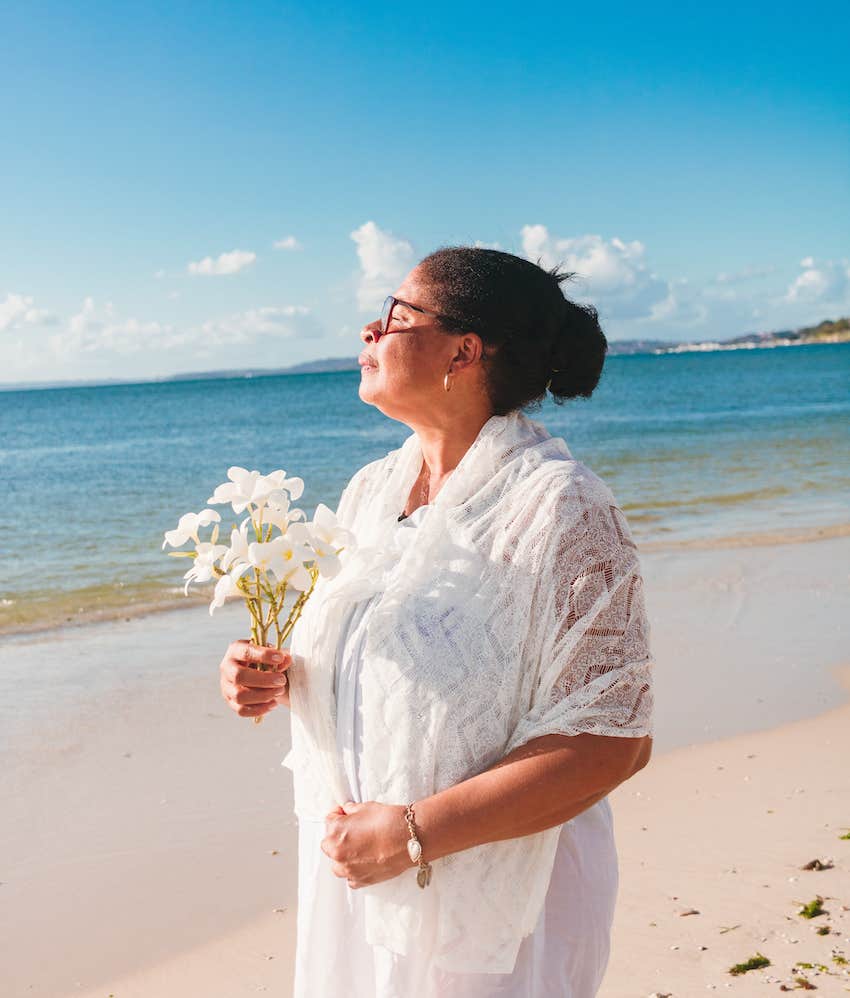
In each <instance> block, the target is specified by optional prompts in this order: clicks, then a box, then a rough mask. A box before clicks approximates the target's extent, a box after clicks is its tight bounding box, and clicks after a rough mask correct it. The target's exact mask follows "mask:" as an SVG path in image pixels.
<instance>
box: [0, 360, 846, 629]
mask: <svg viewBox="0 0 850 998" xmlns="http://www.w3.org/2000/svg"><path fill="white" fill-rule="evenodd" d="M359 380H360V374H359V372H338V373H332V374H303V375H288V376H276V377H254V378H231V379H217V380H201V381H182V382H166V383H157V384H138V385H121V386H102V387H81V388H56V389H42V390H29V391H8V392H0V428H2V437H0V480H2V483H3V486H4V493H5V504H4V505H5V516H4V517H3V518H2V522H0V633H2V632H4V631H6V632H9V631H20V630H30V629H34V628H42V627H50V626H57V625H61V624H64V623H67V622H79V621H83V620H87V619H94V618H96V617H98V616H103V615H114V614H118V613H123V614H127V615H131V614H133V613H134V612H139V611H141V610H142V609H148V608H150V607H152V606H163V605H169V606H174V605H179V604H180V603H187V602H189V600H194V601H195V602H199V601H200V602H206V601H207V600H208V599H209V592H210V589H209V587H205V588H203V589H201V590H200V591H199V594H198V595H196V596H194V597H188V598H187V597H186V596H184V595H183V592H182V574H183V572H184V571H185V570H186V568H187V567H188V565H189V562H188V560H185V559H176V558H169V557H167V556H166V554H165V552H163V551H162V550H161V545H162V540H163V533H164V532H165V531H166V530H170V529H172V528H173V527H175V526H176V524H177V520H178V518H179V516H180V515H181V514H182V513H184V512H187V511H189V510H200V509H202V508H203V507H204V506H205V505H206V499H207V498H208V497H209V496H210V495H211V494H212V491H213V489H214V487H215V486H216V485H217V484H219V483H220V482H223V481H225V479H226V473H227V468H228V467H229V466H230V465H233V464H237V465H242V466H243V467H247V468H249V469H251V468H257V469H259V470H260V471H261V472H263V473H267V472H270V471H273V470H275V469H277V468H283V469H285V470H286V472H287V473H288V474H290V475H298V476H299V477H302V478H303V479H304V480H305V482H306V490H305V494H304V496H303V497H302V499H301V500H300V501H299V503H298V505H299V506H300V507H301V508H303V509H304V510H305V511H306V512H307V513H308V515H310V514H311V513H312V510H313V509H314V508H315V506H316V504H317V503H319V502H325V503H326V504H327V505H329V506H331V507H332V508H335V506H336V503H337V500H338V498H339V494H340V491H341V490H342V488H343V486H344V485H345V483H346V482H347V481H348V479H349V478H350V477H351V475H352V474H353V473H354V472H355V471H356V470H357V469H358V468H359V467H361V466H362V465H363V464H365V463H366V462H368V461H371V460H374V459H375V458H378V457H381V456H383V455H384V454H386V453H387V451H388V450H391V449H393V448H395V447H398V446H400V445H401V443H402V442H403V440H404V439H405V437H406V436H408V435H409V433H410V430H409V428H408V427H406V426H404V425H403V424H400V423H396V422H393V421H392V420H389V419H387V418H386V417H385V416H383V415H382V414H381V413H380V412H378V411H377V410H376V409H373V408H372V407H370V406H367V405H365V404H364V403H362V402H361V401H360V399H359V397H358V390H357V389H358V384H359ZM528 415H529V416H530V417H531V418H533V419H536V420H539V421H540V422H542V423H543V424H544V425H545V426H546V427H547V428H548V429H549V431H550V432H551V433H552V434H553V435H555V436H561V437H563V438H564V439H565V440H566V442H567V445H568V446H569V448H570V450H571V452H572V454H573V456H574V457H576V458H578V459H580V460H582V461H584V462H585V463H586V464H588V465H589V466H590V467H591V468H592V469H593V470H594V471H595V472H596V473H597V474H599V475H601V476H602V478H603V479H605V481H606V482H607V483H608V484H609V486H610V487H611V488H612V490H613V492H614V494H615V496H616V497H617V499H618V502H619V503H620V505H621V507H622V508H623V510H624V511H625V513H626V515H627V517H628V519H629V522H630V524H631V526H632V530H633V533H634V535H635V537H636V539H637V541H638V544H639V545H642V546H645V547H650V546H657V545H671V546H675V545H681V544H687V543H689V542H693V541H695V540H701V541H706V542H714V541H722V540H723V539H725V538H736V539H742V538H746V537H747V536H749V535H752V534H759V533H764V532H772V531H796V530H807V529H809V528H815V527H821V526H825V525H846V524H848V523H850V344H835V345H818V346H805V347H795V348H787V349H764V350H742V351H735V352H718V353H699V354H675V355H659V356H654V355H643V356H631V357H624V356H619V357H611V358H609V359H608V361H607V363H606V367H605V373H604V375H603V379H602V382H601V383H600V386H599V388H598V389H597V391H596V393H595V394H594V396H593V398H592V399H589V400H584V399H581V400H576V401H574V402H572V403H568V404H567V405H565V406H563V407H561V406H556V405H555V404H554V403H553V402H552V401H551V400H547V402H546V403H544V404H543V406H542V407H541V408H540V409H531V410H529V411H528ZM217 509H218V510H219V512H221V513H222V518H223V526H229V524H230V523H231V522H232V521H233V520H235V519H236V518H235V517H233V516H232V510H231V511H230V515H228V508H226V507H217ZM239 519H241V517H239Z"/></svg>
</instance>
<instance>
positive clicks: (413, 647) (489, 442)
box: [284, 412, 652, 973]
mask: <svg viewBox="0 0 850 998" xmlns="http://www.w3.org/2000/svg"><path fill="white" fill-rule="evenodd" d="M421 463H422V452H421V448H420V445H419V440H418V437H417V436H416V434H415V433H414V434H412V435H411V436H409V437H408V438H407V439H406V440H405V442H404V444H403V445H402V446H401V447H400V448H398V449H397V450H394V451H392V452H390V453H389V454H387V456H386V457H384V458H382V459H380V460H378V461H374V462H372V463H371V464H368V465H366V466H365V467H363V468H361V469H360V471H358V472H357V473H356V474H355V475H354V477H353V478H352V480H351V481H350V482H349V484H348V485H347V486H346V488H345V489H344V491H343V494H342V497H341V499H340V503H339V509H338V511H337V512H338V516H339V519H340V521H341V523H342V524H343V525H344V526H346V527H349V528H350V529H351V530H353V531H354V532H355V534H356V536H357V539H358V542H359V547H358V549H357V550H356V551H353V552H350V553H348V557H347V558H346V557H345V555H343V558H344V560H345V565H344V567H343V570H342V572H341V573H340V574H339V575H338V576H337V577H336V578H334V579H331V580H324V581H323V582H322V583H320V585H319V586H317V588H316V591H315V592H314V594H313V596H312V598H311V600H310V601H309V603H308V604H307V608H306V610H305V612H304V614H303V616H302V618H301V620H300V621H299V622H298V624H297V626H296V628H295V630H294V632H293V641H292V653H293V665H292V667H291V669H290V680H291V702H292V709H291V716H292V751H291V752H290V753H289V755H287V757H286V759H285V760H284V765H286V766H289V768H291V769H292V770H293V774H294V781H295V782H294V785H295V810H296V813H297V814H298V815H299V816H304V817H312V818H324V816H325V814H326V813H327V812H328V811H330V810H331V809H332V808H333V807H334V805H335V804H336V803H343V802H344V801H345V800H346V799H347V793H346V789H345V787H346V784H345V781H344V777H343V772H342V767H341V763H340V761H339V759H338V758H337V754H336V734H335V731H336V715H335V704H334V697H333V669H334V662H335V655H336V645H337V641H338V638H339V632H340V627H341V624H342V622H343V620H344V618H345V615H346V611H347V610H348V609H349V608H350V606H351V603H352V602H353V601H356V600H360V599H365V598H367V597H369V596H372V595H373V594H375V593H383V596H382V597H381V599H380V600H379V601H378V603H377V604H376V607H375V609H374V612H373V616H372V620H371V623H370V627H369V633H368V636H367V639H366V650H365V656H364V665H363V670H362V679H361V682H362V711H363V715H362V722H363V725H362V727H363V744H362V751H363V778H364V782H365V784H366V785H367V786H368V787H369V788H371V790H372V793H373V797H374V799H375V800H378V801H381V802H384V803H391V804H406V803H408V802H409V801H416V800H419V799H421V798H423V797H427V796H429V795H431V794H434V793H436V792H438V791H440V790H442V789H444V788H446V787H449V786H453V785H455V784H457V783H459V782H461V781H463V780H465V779H467V778H469V777H471V776H474V775H475V774H477V773H480V772H482V771H483V770H485V769H488V768H489V767H491V766H492V765H493V764H494V763H495V762H497V761H498V760H499V759H501V758H502V757H503V756H505V755H506V754H507V753H508V752H510V751H512V750H513V749H515V748H517V747H518V746H520V745H522V744H524V743H525V742H527V741H529V740H530V739H532V738H537V737H539V736H541V735H546V734H551V733H560V734H564V735H575V734H579V733H581V732H590V733H592V734H597V735H614V736H626V737H639V736H642V735H646V734H651V733H652V720H651V713H652V688H651V660H650V654H649V648H648V627H647V621H646V614H645V609H644V601H643V585H642V580H641V576H640V569H639V565H638V559H637V553H636V548H635V545H634V543H633V541H632V539H631V536H630V533H629V529H628V526H627V524H626V520H625V518H624V516H623V514H622V512H621V511H620V510H619V509H618V508H617V506H616V503H615V500H614V497H613V496H612V495H611V493H610V491H609V490H608V488H607V486H605V484H604V483H603V482H602V481H601V480H600V479H599V478H598V477H597V476H596V475H595V474H594V473H593V472H592V471H590V470H589V469H588V468H587V467H585V466H584V465H582V464H581V463H580V462H578V461H574V460H573V459H572V458H571V456H570V453H569V451H568V450H567V447H566V444H565V443H564V441H563V440H562V439H560V438H555V437H552V436H551V435H550V434H549V433H548V432H547V430H546V429H545V427H543V426H542V425H541V424H540V423H537V422H535V421H533V420H531V419H529V418H528V417H527V416H525V415H524V414H523V413H521V412H515V413H512V414H510V415H508V416H493V417H491V418H490V419H489V420H488V422H487V423H485V424H484V426H483V427H482V429H481V431H480V432H479V434H478V437H477V438H476V440H475V441H474V443H473V444H472V446H471V447H470V448H469V450H468V451H467V452H466V453H465V454H464V456H463V459H462V460H461V461H460V463H459V464H458V466H457V467H456V468H455V470H454V471H453V472H452V474H451V476H450V477H449V479H448V481H447V482H446V484H445V485H444V486H443V488H442V490H441V491H440V492H439V493H438V494H437V496H436V499H435V500H434V502H433V503H432V504H431V508H430V509H429V510H428V512H427V513H426V514H425V516H424V517H423V519H422V521H421V523H420V524H419V525H418V526H417V528H416V529H415V530H409V529H408V530H404V529H403V528H401V527H400V526H399V525H398V523H397V517H398V514H399V512H400V511H401V510H402V509H403V508H404V505H405V503H406V501H407V498H408V495H409V493H410V490H411V488H412V486H413V483H414V481H415V479H416V477H417V475H418V473H419V470H420V467H421ZM559 832H560V826H555V827H553V828H550V829H546V830H545V831H542V832H538V833H535V834H533V835H526V836H522V837H520V838H514V839H508V840H504V841H501V842H494V843H487V844H484V845H480V846H475V847H473V848H471V849H466V850H464V851H463V852H460V853H454V854H452V855H449V856H446V857H444V858H442V859H439V860H437V861H435V862H434V864H433V866H434V872H433V879H432V881H431V884H430V886H429V887H428V888H426V889H425V890H421V889H420V888H419V887H418V886H417V884H416V877H415V869H414V868H413V867H411V871H410V874H409V875H401V876H398V877H395V878H393V879H391V880H387V881H384V882H383V883H380V884H376V885H374V886H370V887H362V888H360V890H362V891H364V892H365V894H366V905H365V910H366V925H367V939H368V941H369V942H370V943H372V944H376V943H380V944H382V945H384V946H386V947H388V948H389V949H390V950H392V951H393V952H396V953H400V954H407V953H408V952H411V951H413V950H414V949H416V948H417V947H419V946H421V945H422V944H423V942H424V941H423V940H421V939H419V938H418V933H419V929H420V926H421V925H422V915H423V910H424V908H423V906H426V905H430V906H435V908H436V924H437V927H438V928H437V938H436V940H434V941H433V947H434V949H433V952H434V960H435V962H436V964H437V966H439V967H442V968H443V969H445V970H450V971H456V972H459V971H465V972H478V973H481V972H485V973H486V972H491V973H510V972H511V971H512V969H513V966H514V962H515V959H516V954H517V950H518V948H519V944H520V942H521V940H522V938H523V937H524V936H526V935H528V934H529V933H530V932H532V931H533V929H534V926H535V924H536V922H537V919H538V916H539V913H540V911H541V908H542V906H543V901H544V898H545V895H546V891H547V887H548V883H549V878H550V875H551V871H552V865H553V862H554V855H555V848H556V845H557V840H558V836H559ZM424 852H425V856H426V858H427V852H428V845H427V841H426V842H425V843H424Z"/></svg>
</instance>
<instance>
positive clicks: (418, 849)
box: [404, 802, 431, 888]
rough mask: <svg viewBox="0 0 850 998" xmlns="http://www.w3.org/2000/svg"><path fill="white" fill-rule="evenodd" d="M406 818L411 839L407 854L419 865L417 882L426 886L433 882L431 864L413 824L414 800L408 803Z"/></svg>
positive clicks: (412, 861) (421, 885)
mask: <svg viewBox="0 0 850 998" xmlns="http://www.w3.org/2000/svg"><path fill="white" fill-rule="evenodd" d="M404 818H405V821H407V830H408V831H409V832H410V839H409V840H408V843H407V855H408V856H410V861H411V863H415V864H416V865H417V866H418V867H419V872H418V873H417V874H416V883H417V884H419V886H420V887H422V888H424V887H426V886H427V885H428V884H430V883H431V864H430V863H426V862H425V860H424V859H423V858H422V843H421V842H420V841H419V839H418V837H417V835H416V826H415V825H414V824H413V820H414V819H413V803H412V802H411V803H410V804H408V805H407V809H406V810H405V812H404Z"/></svg>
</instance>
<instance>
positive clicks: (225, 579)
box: [210, 565, 248, 616]
mask: <svg viewBox="0 0 850 998" xmlns="http://www.w3.org/2000/svg"><path fill="white" fill-rule="evenodd" d="M247 568H248V566H247V565H243V566H241V568H240V569H239V570H238V571H237V572H236V573H235V574H231V573H230V572H228V573H227V575H222V577H221V578H220V579H219V580H218V582H217V583H216V586H215V592H214V593H213V599H212V603H210V616H212V615H213V610H217V609H218V607H220V606H224V601H225V600H226V599H227V597H228V596H233V595H234V594H235V593H238V592H239V587H238V586H237V585H236V580H237V579H238V578H239V576H240V575H241V574H242V572H244V571H245V570H246V569H247ZM240 595H241V593H240Z"/></svg>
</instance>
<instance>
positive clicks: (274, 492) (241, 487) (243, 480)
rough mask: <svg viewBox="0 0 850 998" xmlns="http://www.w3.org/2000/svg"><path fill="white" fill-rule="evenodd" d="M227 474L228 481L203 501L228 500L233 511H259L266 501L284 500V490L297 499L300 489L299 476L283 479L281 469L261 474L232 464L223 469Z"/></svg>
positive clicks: (300, 481)
mask: <svg viewBox="0 0 850 998" xmlns="http://www.w3.org/2000/svg"><path fill="white" fill-rule="evenodd" d="M227 477H228V478H229V479H230V481H229V482H225V483H224V484H223V485H219V486H218V487H217V488H216V490H215V492H214V493H213V494H212V495H211V496H210V498H209V499H207V502H209V503H212V504H213V505H215V506H217V505H220V504H222V503H228V502H229V503H230V504H231V505H232V506H233V511H234V513H242V512H243V511H244V510H246V509H247V508H248V507H249V506H252V507H254V508H255V509H256V510H257V511H259V510H261V509H263V507H264V506H265V505H266V504H267V503H268V502H270V501H272V502H274V503H275V504H276V505H277V504H280V503H282V502H283V501H284V500H286V501H287V502H288V501H289V500H288V496H287V493H288V494H289V495H291V497H292V498H293V499H298V498H299V497H300V496H301V493H302V492H303V491H304V482H303V481H302V480H301V479H300V478H287V477H286V472H284V471H273V472H272V473H271V474H270V475H261V474H260V473H259V471H246V469H245V468H240V467H238V466H237V465H233V467H231V468H228V469H227Z"/></svg>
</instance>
